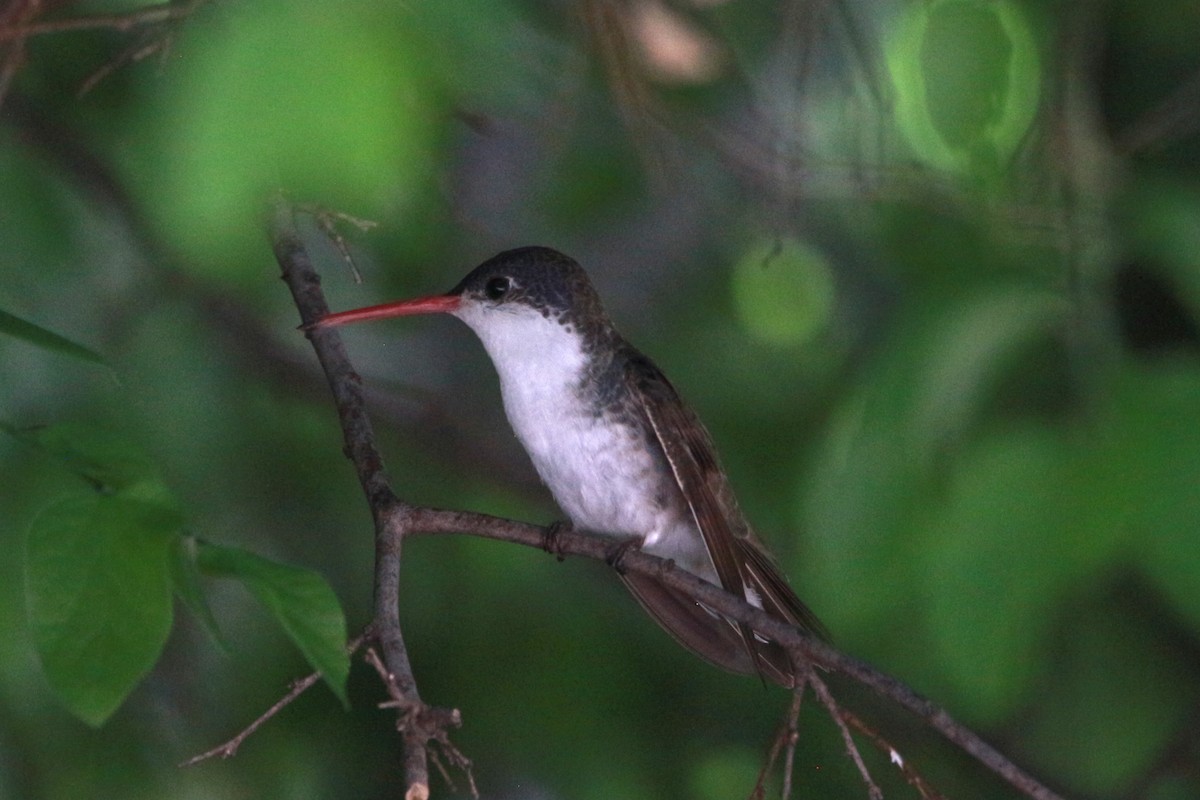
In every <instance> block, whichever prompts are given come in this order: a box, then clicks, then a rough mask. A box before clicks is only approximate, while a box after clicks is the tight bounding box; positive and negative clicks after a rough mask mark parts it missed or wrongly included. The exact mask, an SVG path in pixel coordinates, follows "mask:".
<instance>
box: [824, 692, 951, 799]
mask: <svg viewBox="0 0 1200 800" xmlns="http://www.w3.org/2000/svg"><path fill="white" fill-rule="evenodd" d="M841 716H842V720H843V721H845V723H846V724H847V725H848V726H850V727H851V728H854V730H856V731H858V732H859V733H861V734H862V735H863V736H866V737H867V738H868V739H870V740H871V743H872V744H873V745H875V747H876V749H878V750H879V752H881V753H883V754H884V755H886V756H887V758H888V761H890V762H891V763H892V764H894V765H895V766H896V768H897V769H898V770H900V774H901V775H903V776H904V779H905V780H906V781H908V783H909V785H910V786H912V787H913V788H914V789H916V790H917V792H918V793H919V794H920V795H921V797H922V798H924V800H945V798H944V797H943V796H942V795H941V793H940V792H938V791H937V790H936V789H934V788H933V787H932V786H930V785H929V782H928V781H926V780H925V778H924V777H922V775H921V773H919V772H917V770H916V769H915V768H914V767H913V766H912V764H910V763H909V762H908V760H907V759H905V758H904V756H902V755H900V751H899V750H897V749H896V748H895V746H893V745H892V743H891V742H889V741H888V740H887V739H885V738H883V736H881V735H880V734H879V731H877V730H875V729H874V728H872V727H871V726H870V725H868V724H867V723H865V722H863V721H862V720H861V719H859V718H858V716H856V715H855V714H854V712H852V711H850V710H848V709H845V708H843V709H841Z"/></svg>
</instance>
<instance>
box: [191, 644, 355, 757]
mask: <svg viewBox="0 0 1200 800" xmlns="http://www.w3.org/2000/svg"><path fill="white" fill-rule="evenodd" d="M370 635H371V634H370V629H369V628H368V629H367V630H366V631H364V632H363V633H361V634H359V635H358V636H356V637H354V638H353V639H351V640H350V641H349V642H348V643H347V644H346V650H347V651H348V652H350V653H353V652H355V651H356V650H358V648H360V647H362V644H363V642H365V641H366V640H367V639H368V638H369V637H370ZM320 679H321V673H319V672H314V673H312V674H310V675H305V676H304V677H303V678H300V679H299V680H296V681H293V682H292V685H291V686H290V687H289V688H288V691H287V694H285V695H284V696H283V697H281V698H279V700H277V701H276V702H275V704H274V705H272V706H271V707H270V708H268V709H267V710H266V711H264V712H263V713H262V714H260V715H259V717H258V718H257V719H255V720H254V721H253V722H251V723H250V724H249V725H247V726H246V727H245V728H243V729H242V730H241V731H240V732H239V733H238V734H237V735H236V736H234V737H233V738H232V739H230V740H229V741H227V742H224V743H223V744H219V745H217V746H216V747H214V748H213V749H211V750H206V751H205V752H203V753H201V754H200V755H197V756H192V757H191V758H189V759H188V760H187V761H184V762H182V763H181V764H180V765H179V766H181V767H191V766H195V765H196V764H199V763H200V762H201V761H207V760H208V759H210V758H212V757H213V756H220V757H221V758H232V757H233V756H235V755H237V751H238V748H240V747H241V746H242V742H244V741H246V739H248V738H250V736H251V735H252V734H253V733H254V732H255V731H257V730H258V729H259V728H261V727H262V726H263V725H264V724H266V722H267V721H268V720H270V719H271V718H272V717H274V716H275V715H276V714H278V713H279V712H280V711H282V710H283V709H285V708H287V707H288V706H289V705H291V703H292V701H293V700H295V699H296V698H297V697H299V696H300V695H302V694H304V693H305V692H306V691H308V690H309V689H310V688H311V687H312V685H313V684H314V683H316V682H317V681H319V680H320Z"/></svg>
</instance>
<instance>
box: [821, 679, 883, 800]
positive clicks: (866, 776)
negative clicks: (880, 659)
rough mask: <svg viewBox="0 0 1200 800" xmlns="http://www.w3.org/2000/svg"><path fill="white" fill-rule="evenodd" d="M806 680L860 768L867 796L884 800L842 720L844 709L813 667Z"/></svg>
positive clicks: (872, 799) (847, 750)
mask: <svg viewBox="0 0 1200 800" xmlns="http://www.w3.org/2000/svg"><path fill="white" fill-rule="evenodd" d="M806 678H807V680H808V682H809V683H811V684H812V687H813V693H814V694H816V696H817V699H818V700H820V701H821V705H823V706H825V710H826V711H828V712H829V717H830V719H832V720H833V722H834V724H835V725H837V727H838V730H839V731H840V732H841V734H842V741H843V742H844V743H845V745H846V755H847V756H849V757H850V760H851V761H852V762H854V766H855V767H857V768H858V774H859V775H861V776H862V779H863V783H865V784H866V785H867V795H868V796H870V798H871V800H883V791H882V790H880V788H879V785H878V784H877V783H875V779H874V778H872V777H871V771H870V770H868V769H867V764H866V762H864V761H863V757H862V753H860V752H859V751H858V745H856V744H855V743H854V736H853V735H851V733H850V729H849V728H848V727H846V721H845V720H844V719H842V709H841V707H840V706H839V705H838V704H837V701H836V700H834V699H833V695H832V694H830V692H829V687H828V686H826V685H825V681H823V680H821V678H820V676H819V675H817V673H816V671H815V670H813V668H812V667H809V668H808V674H807V676H806Z"/></svg>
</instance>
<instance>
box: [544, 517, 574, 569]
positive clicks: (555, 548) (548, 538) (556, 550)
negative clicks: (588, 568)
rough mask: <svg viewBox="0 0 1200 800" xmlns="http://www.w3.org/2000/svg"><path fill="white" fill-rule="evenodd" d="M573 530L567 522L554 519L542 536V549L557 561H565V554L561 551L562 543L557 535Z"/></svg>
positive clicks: (572, 526)
mask: <svg viewBox="0 0 1200 800" xmlns="http://www.w3.org/2000/svg"><path fill="white" fill-rule="evenodd" d="M574 529H575V526H574V525H572V524H571V523H570V522H569V521H568V520H565V519H556V520H554V522H551V523H550V524H549V525H547V526H546V531H545V533H543V534H542V549H543V550H545V551H546V552H547V553H549V554H550V555H552V556H554V557H555V558H556V559H558V560H559V561H566V559H567V556H566V553H564V552H563V551H562V542H560V541H559V540H558V535H559V534H560V533H562V532H563V531H567V532H570V531H572V530H574Z"/></svg>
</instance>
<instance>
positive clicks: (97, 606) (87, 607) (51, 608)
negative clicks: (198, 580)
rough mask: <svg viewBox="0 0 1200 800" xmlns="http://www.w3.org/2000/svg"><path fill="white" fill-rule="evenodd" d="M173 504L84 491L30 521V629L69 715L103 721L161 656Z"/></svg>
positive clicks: (175, 519) (167, 617)
mask: <svg viewBox="0 0 1200 800" xmlns="http://www.w3.org/2000/svg"><path fill="white" fill-rule="evenodd" d="M178 528H179V516H178V514H177V513H176V512H175V511H174V510H173V509H171V508H166V507H163V506H160V505H155V504H152V503H144V502H139V501H136V500H130V499H127V498H123V497H114V496H103V495H95V494H93V495H84V496H80V497H75V498H71V499H69V500H64V501H62V502H60V503H58V504H56V505H53V506H51V507H50V508H47V509H46V510H45V511H43V512H42V513H41V514H39V515H38V517H37V518H36V519H35V520H34V521H33V525H32V526H31V528H30V531H29V539H28V542H27V545H26V551H25V577H26V584H27V588H28V591H29V616H30V627H31V629H32V631H33V637H34V644H35V646H36V648H37V652H38V656H39V657H40V658H41V661H42V667H43V669H44V670H45V673H46V678H47V680H48V681H49V682H50V685H51V686H52V687H54V690H55V691H56V692H57V693H58V695H59V696H60V697H61V698H62V700H63V702H64V703H65V704H66V706H67V708H69V709H70V710H71V712H72V713H73V714H75V715H76V716H77V717H79V718H80V719H82V720H83V721H84V722H86V723H88V724H89V725H94V726H98V725H100V724H102V723H103V722H104V721H105V720H106V719H108V717H109V715H111V714H112V712H113V711H115V710H116V709H117V707H118V706H119V705H120V704H121V702H122V701H123V700H124V699H125V697H126V696H127V695H128V694H129V692H130V691H131V690H132V689H133V687H134V686H135V685H136V684H137V682H138V681H139V680H141V678H142V677H143V676H145V675H146V673H147V672H149V671H150V668H151V667H152V666H153V665H154V662H155V661H156V660H157V659H158V656H159V653H160V652H161V651H162V648H163V644H164V643H165V642H166V640H167V634H168V633H169V632H170V629H171V613H172V607H171V589H170V581H169V577H168V568H167V548H168V547H169V546H170V543H171V541H172V536H171V534H172V533H173V532H174V531H176V530H178Z"/></svg>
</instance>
